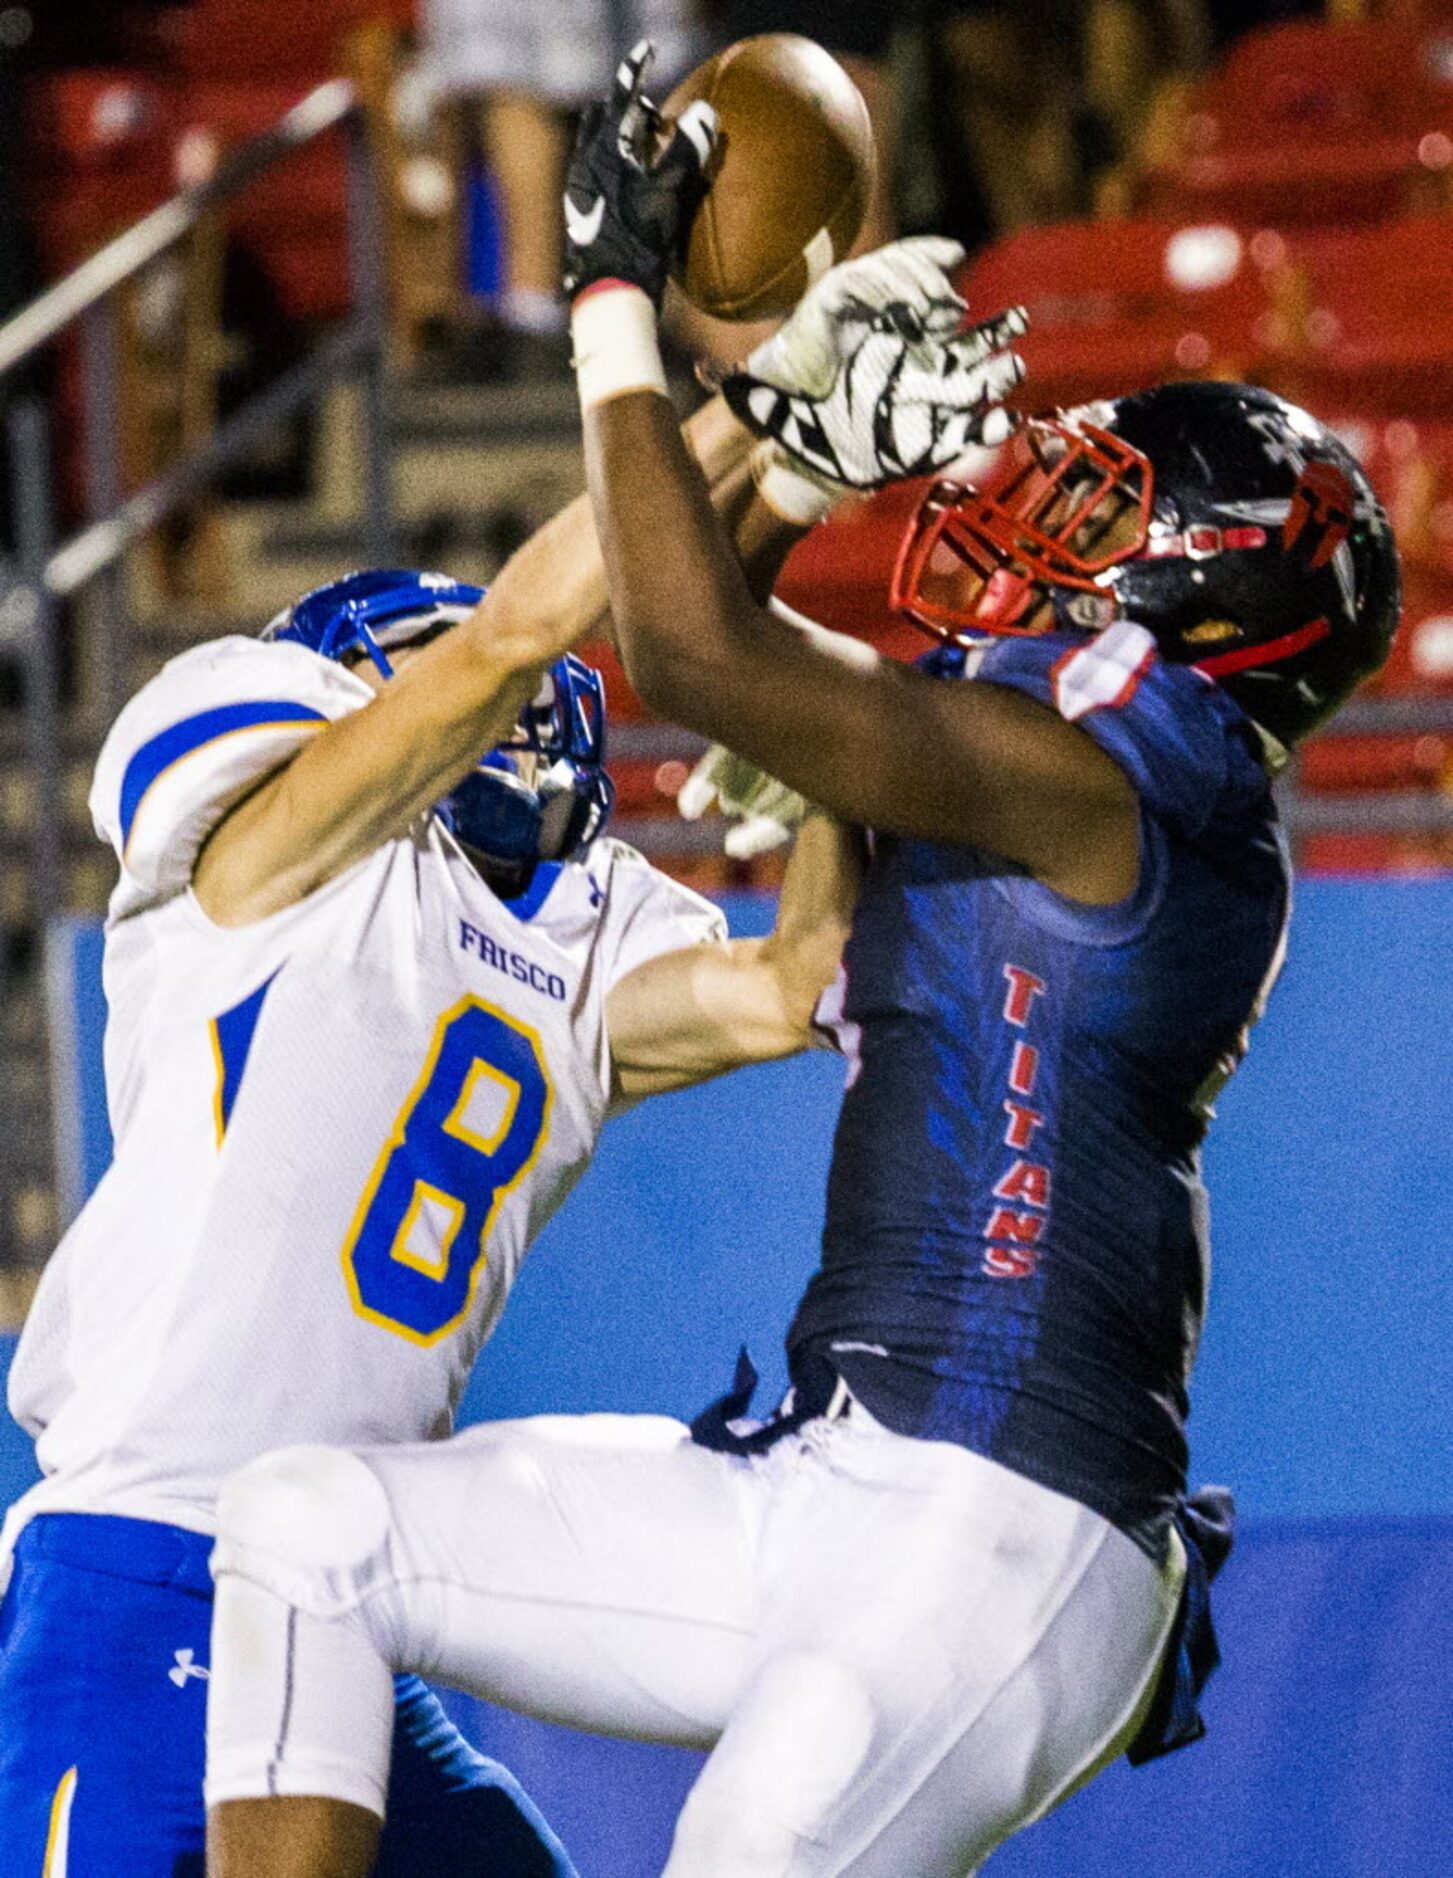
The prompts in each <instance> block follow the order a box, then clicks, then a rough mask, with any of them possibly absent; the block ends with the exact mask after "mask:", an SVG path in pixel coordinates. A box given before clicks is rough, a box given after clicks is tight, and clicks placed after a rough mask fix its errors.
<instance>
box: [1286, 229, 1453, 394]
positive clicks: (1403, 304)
mask: <svg viewBox="0 0 1453 1878" xmlns="http://www.w3.org/2000/svg"><path fill="white" fill-rule="evenodd" d="M1278 241H1279V250H1280V252H1281V253H1282V254H1283V255H1284V257H1285V268H1286V270H1288V271H1289V272H1290V274H1291V275H1292V276H1293V277H1294V278H1296V279H1297V280H1298V281H1299V282H1300V285H1299V286H1298V287H1297V289H1296V297H1297V299H1298V302H1299V304H1298V307H1297V311H1296V314H1295V316H1294V317H1293V318H1292V319H1291V321H1290V323H1289V325H1284V326H1283V328H1282V329H1281V330H1280V331H1279V332H1278V334H1277V338H1278V340H1279V341H1280V342H1281V346H1282V347H1284V348H1285V349H1284V350H1281V349H1279V350H1278V354H1277V356H1276V357H1275V359H1274V360H1273V361H1271V362H1270V369H1271V371H1272V373H1273V374H1274V376H1273V378H1272V382H1273V383H1275V384H1276V386H1277V388H1278V389H1279V390H1284V391H1286V392H1287V393H1288V395H1290V396H1293V397H1296V398H1297V399H1298V400H1299V401H1300V402H1302V403H1304V404H1307V405H1309V406H1310V407H1311V408H1312V409H1313V410H1317V411H1321V410H1326V409H1330V410H1349V409H1352V410H1359V411H1362V412H1365V413H1367V414H1369V415H1373V416H1378V417H1382V418H1398V417H1407V418H1414V419H1418V420H1428V419H1438V418H1442V419H1445V420H1453V216H1438V215H1424V216H1408V217H1402V218H1399V219H1398V220H1396V221H1391V222H1386V223H1383V224H1380V225H1375V226H1368V227H1365V228H1323V229H1301V230H1288V231H1283V233H1282V235H1281V236H1280V237H1279V238H1278Z"/></svg>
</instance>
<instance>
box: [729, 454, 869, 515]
mask: <svg viewBox="0 0 1453 1878" xmlns="http://www.w3.org/2000/svg"><path fill="white" fill-rule="evenodd" d="M751 466H752V480H753V482H755V483H756V485H757V494H758V495H759V496H760V497H761V498H762V500H763V501H764V502H765V503H766V505H767V507H768V508H769V509H771V511H772V513H773V514H774V515H778V516H780V517H781V519H782V520H783V521H784V522H791V523H792V524H793V526H794V527H796V528H812V527H814V526H815V525H816V524H817V523H818V522H820V521H822V520H823V519H824V518H825V517H826V516H829V515H831V514H832V512H833V510H834V509H835V508H836V507H837V505H838V503H839V502H841V501H842V499H843V497H844V496H845V495H847V493H848V491H847V490H846V489H833V488H831V487H830V486H829V485H827V484H825V483H821V482H819V481H818V480H817V479H816V478H815V477H812V476H808V475H805V474H804V473H803V471H802V470H800V469H799V468H798V467H797V465H796V464H795V463H794V462H793V461H792V459H791V457H789V456H788V455H787V453H786V452H785V451H784V450H783V449H781V448H780V446H779V445H777V444H775V443H773V442H772V441H771V439H770V438H768V439H764V440H763V441H762V442H761V443H759V444H758V445H757V447H756V449H755V450H753V452H752V455H751Z"/></svg>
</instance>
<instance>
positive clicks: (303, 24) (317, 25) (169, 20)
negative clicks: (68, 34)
mask: <svg viewBox="0 0 1453 1878" xmlns="http://www.w3.org/2000/svg"><path fill="white" fill-rule="evenodd" d="M413 13H414V8H413V4H412V0H305V4H302V5H296V6H292V5H290V6H287V7H286V8H281V7H278V6H276V5H270V4H268V3H267V0H192V4H191V5H189V6H185V7H176V8H173V9H170V10H169V11H168V13H167V14H166V16H165V19H164V24H163V26H162V27H161V28H160V29H159V30H161V31H163V32H164V35H165V42H166V50H167V60H168V66H169V69H170V71H171V73H172V74H173V76H175V77H177V78H179V79H182V80H193V81H197V82H203V83H243V84H249V83H262V84H274V83H277V82H279V81H282V80H292V79H302V80H304V81H305V82H306V81H308V80H316V79H318V78H322V77H328V76H330V75H331V74H332V73H334V72H336V71H337V70H338V69H339V65H340V60H341V58H342V52H343V44H344V40H345V39H346V37H347V35H348V33H349V32H350V30H351V29H352V28H354V27H355V26H358V25H360V24H362V23H364V22H366V21H369V20H377V19H386V20H390V21H392V22H394V23H395V24H397V25H399V26H408V25H409V24H411V22H412V19H413Z"/></svg>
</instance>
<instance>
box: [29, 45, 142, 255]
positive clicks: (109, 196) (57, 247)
mask: <svg viewBox="0 0 1453 1878" xmlns="http://www.w3.org/2000/svg"><path fill="white" fill-rule="evenodd" d="M174 138H175V120H174V112H173V101H172V98H171V95H170V93H169V91H168V89H167V87H166V86H165V85H162V84H159V83H157V82H156V81H155V80H154V79H152V78H150V77H148V76H147V75H146V74H144V73H140V72H132V71H126V70H119V69H118V70H94V71H83V72H54V73H44V74H40V75H38V76H37V77H36V78H35V80H34V81H33V82H32V83H31V85H30V86H29V87H28V90H27V94H26V114H25V148H26V163H27V171H28V174H29V175H30V177H31V178H32V179H33V188H32V190H31V192H30V195H31V200H32V202H33V203H34V218H33V219H34V226H35V232H36V237H37V241H38V243H39V246H40V251H41V257H42V260H43V263H44V266H45V269H46V272H47V273H48V274H50V275H55V274H59V273H62V272H64V271H65V270H66V269H68V268H71V267H74V266H75V265H76V263H77V262H78V261H81V260H84V259H85V257H86V256H87V255H88V254H90V253H91V252H92V251H93V250H94V249H95V248H97V247H99V246H100V245H101V243H102V242H104V241H106V240H108V239H109V238H110V237H111V236H112V235H115V234H118V233H119V232H120V231H121V230H122V229H123V228H126V227H128V226H129V225H130V224H131V223H132V222H135V221H137V220H138V219H139V218H140V217H141V216H143V215H145V214H146V213H147V212H148V211H149V210H151V209H154V208H156V207H157V205H158V204H159V203H161V202H164V201H165V200H166V198H167V196H168V195H170V194H171V192H172V189H173V188H174V187H175V185H174V183H173V180H172V150H173V143H174Z"/></svg>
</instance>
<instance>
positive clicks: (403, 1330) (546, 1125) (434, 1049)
mask: <svg viewBox="0 0 1453 1878" xmlns="http://www.w3.org/2000/svg"><path fill="white" fill-rule="evenodd" d="M468 1010H478V1011H485V1012H487V1013H488V1015H489V1016H491V1017H496V1018H498V1019H499V1021H500V1023H502V1024H503V1025H504V1026H505V1027H506V1029H508V1030H513V1031H514V1032H515V1033H516V1034H517V1035H518V1036H521V1037H523V1038H524V1039H525V1041H526V1042H527V1043H528V1044H529V1046H530V1049H531V1051H532V1052H533V1053H534V1058H535V1064H536V1067H537V1068H538V1069H539V1072H540V1076H541V1079H542V1081H543V1083H544V1086H545V1096H544V1101H543V1103H542V1104H541V1108H540V1131H539V1133H538V1134H537V1135H536V1137H535V1145H534V1147H533V1148H531V1150H530V1152H529V1155H528V1156H527V1157H526V1159H525V1161H524V1162H523V1164H522V1165H521V1167H520V1170H519V1172H518V1173H517V1174H515V1176H514V1177H513V1179H511V1180H508V1181H506V1182H505V1184H504V1185H503V1186H502V1187H497V1188H496V1189H495V1193H494V1199H493V1200H492V1201H491V1203H490V1208H489V1212H488V1214H487V1215H486V1216H485V1221H484V1224H483V1226H481V1228H480V1231H479V1247H478V1250H477V1252H476V1254H475V1257H474V1262H473V1264H472V1265H471V1266H470V1268H469V1281H468V1283H467V1285H466V1286H465V1291H464V1302H463V1304H462V1305H461V1306H460V1308H459V1310H458V1311H457V1312H456V1313H455V1314H454V1316H453V1317H451V1318H450V1319H449V1320H448V1322H447V1323H444V1324H440V1325H439V1327H438V1329H437V1330H428V1331H422V1330H412V1329H410V1327H409V1326H408V1325H407V1324H405V1323H401V1322H400V1321H399V1319H398V1318H396V1317H389V1316H387V1315H386V1314H385V1313H384V1312H382V1311H376V1310H374V1308H373V1307H372V1305H369V1304H365V1303H364V1301H363V1294H362V1293H361V1291H360V1290H359V1288H358V1276H357V1273H356V1272H355V1271H354V1269H353V1252H354V1248H355V1247H356V1246H357V1244H358V1237H359V1234H360V1233H361V1232H362V1231H363V1227H364V1222H365V1221H366V1220H367V1218H368V1215H369V1211H370V1209H371V1208H372V1206H373V1202H374V1199H375V1198H376V1196H377V1194H378V1189H379V1186H380V1184H381V1183H382V1181H383V1177H384V1174H385V1173H386V1172H387V1170H388V1164H389V1162H390V1161H391V1160H392V1159H393V1157H394V1155H395V1154H396V1153H397V1152H398V1151H399V1149H400V1148H402V1147H403V1146H404V1145H405V1141H404V1137H405V1135H406V1134H407V1132H408V1126H409V1122H410V1120H411V1119H412V1117H413V1113H414V1110H415V1109H416V1108H417V1107H418V1105H419V1103H420V1101H421V1100H422V1099H423V1096H424V1092H425V1090H426V1089H427V1088H428V1087H429V1084H430V1082H431V1081H432V1080H433V1077H434V1072H435V1071H436V1070H437V1069H438V1067H439V1056H440V1053H441V1052H442V1050H443V1048H444V1041H445V1038H446V1037H447V1036H448V1034H449V1030H450V1027H451V1026H452V1025H453V1024H454V1023H455V1021H456V1020H457V1019H458V1018H460V1017H462V1016H463V1015H464V1013H465V1012H466V1011H468ZM480 1064H485V1067H486V1068H487V1069H489V1070H490V1071H491V1072H492V1073H493V1074H494V1076H495V1078H496V1080H499V1081H513V1078H507V1077H504V1076H502V1075H501V1073H500V1072H499V1071H498V1070H496V1069H495V1068H494V1066H493V1065H492V1064H488V1063H486V1061H485V1058H483V1057H479V1056H477V1057H475V1058H474V1059H473V1061H472V1063H471V1065H470V1069H469V1070H468V1071H467V1072H466V1074H465V1078H464V1082H463V1085H462V1086H461V1089H460V1093H459V1097H458V1099H457V1100H456V1101H455V1102H454V1104H453V1105H452V1107H451V1108H450V1111H449V1114H448V1116H447V1117H446V1118H445V1120H444V1122H443V1124H442V1126H443V1127H444V1128H446V1129H448V1132H449V1133H450V1134H452V1135H453V1136H454V1137H455V1138H456V1139H458V1140H463V1141H467V1142H468V1143H469V1144H470V1145H471V1146H473V1145H474V1144H475V1141H476V1137H474V1136H473V1135H472V1134H470V1133H469V1131H468V1130H466V1129H465V1128H463V1126H462V1125H460V1124H458V1123H456V1124H455V1126H454V1127H452V1128H451V1127H450V1126H449V1124H450V1123H451V1122H454V1121H455V1117H456V1116H458V1115H459V1113H460V1111H461V1109H462V1108H463V1106H464V1099H465V1097H466V1096H467V1095H468V1093H469V1092H470V1090H471V1089H472V1087H473V1083H474V1071H475V1069H476V1067H477V1066H478V1065H480ZM517 1106H518V1091H517V1092H516V1101H515V1103H513V1104H511V1105H510V1107H509V1114H508V1117H507V1119H508V1121H509V1122H511V1123H513V1121H514V1117H515V1111H516V1108H517ZM554 1108H555V1085H554V1084H553V1083H552V1082H551V1080H550V1071H549V1068H548V1066H547V1064H546V1061H545V1051H544V1047H543V1045H542V1044H541V1042H540V1033H539V1032H538V1031H537V1030H536V1029H535V1028H534V1027H533V1025H530V1024H524V1023H521V1022H520V1020H519V1019H518V1018H516V1017H511V1016H510V1014H509V1013H508V1011H502V1010H501V1009H500V1008H499V1006H498V1005H497V1004H490V1003H488V1002H487V1001H486V1000H485V999H484V998H476V997H474V996H473V995H466V996H464V997H462V998H460V999H459V1000H458V1002H457V1003H455V1004H452V1005H450V1007H449V1009H448V1010H447V1011H445V1012H444V1014H443V1015H442V1016H441V1017H440V1018H439V1019H438V1020H437V1022H436V1023H435V1025H434V1036H433V1039H432V1041H431V1043H430V1045H429V1054H428V1056H427V1057H426V1058H425V1060H424V1067H423V1069H422V1070H421V1071H420V1072H419V1076H418V1078H417V1080H416V1081H415V1083H414V1086H413V1088H412V1089H410V1091H409V1093H408V1095H407V1096H406V1097H405V1099H404V1103H403V1106H402V1107H401V1108H400V1110H399V1112H398V1115H397V1116H396V1117H395V1119H394V1125H393V1128H392V1129H391V1131H390V1133H389V1136H388V1139H387V1140H386V1141H385V1142H384V1144H383V1147H382V1148H381V1149H380V1150H379V1153H378V1158H377V1159H376V1160H375V1161H374V1164H373V1171H372V1173H371V1174H370V1175H369V1177H368V1180H367V1182H366V1183H365V1185H364V1189H363V1192H362V1194H361V1195H360V1196H359V1200H358V1204H357V1206H356V1207H354V1209H353V1218H352V1219H351V1220H350V1221H349V1225H348V1236H347V1237H346V1238H345V1239H344V1241H343V1252H342V1263H343V1276H344V1280H345V1281H346V1283H347V1285H348V1295H349V1298H350V1300H351V1301H352V1304H353V1309H354V1312H355V1314H356V1315H357V1316H359V1317H362V1318H364V1319H366V1320H367V1322H369V1323H371V1324H378V1325H379V1326H380V1327H381V1328H382V1329H384V1330H389V1331H392V1332H393V1334H394V1335H395V1336H396V1337H404V1338H406V1339H407V1341H408V1342H410V1343H416V1344H418V1345H419V1346H420V1348H422V1349H428V1348H429V1347H430V1346H431V1345H433V1344H436V1343H440V1342H442V1341H443V1339H444V1338H445V1337H447V1336H450V1335H451V1334H452V1333H453V1332H454V1331H455V1330H457V1329H458V1328H459V1326H460V1324H462V1323H463V1322H464V1320H465V1318H467V1317H468V1315H469V1311H470V1307H471V1306H472V1305H473V1303H474V1293H475V1290H476V1289H477V1287H478V1284H479V1274H480V1271H481V1270H482V1268H483V1267H484V1265H485V1264H486V1263H487V1262H488V1256H487V1253H486V1246H487V1243H488V1240H489V1235H490V1233H491V1232H492V1231H493V1230H494V1222H495V1220H496V1219H497V1218H498V1216H499V1210H500V1208H501V1207H502V1206H503V1205H504V1203H505V1201H506V1200H507V1199H508V1198H509V1196H510V1195H511V1194H512V1193H513V1192H514V1191H515V1189H516V1188H517V1187H518V1186H519V1185H520V1183H521V1182H522V1181H523V1180H524V1178H525V1176H526V1175H527V1174H528V1173H530V1171H531V1170H532V1169H533V1167H534V1165H535V1163H536V1162H537V1161H538V1160H539V1158H540V1155H541V1153H542V1152H543V1150H544V1147H545V1143H546V1142H547V1141H548V1140H549V1138H550V1120H551V1116H552V1115H553V1113H554ZM507 1132H508V1130H505V1131H503V1132H501V1133H500V1134H499V1136H498V1139H497V1141H496V1143H495V1145H496V1146H498V1145H499V1142H501V1141H503V1140H504V1138H505V1133H507ZM425 1184H427V1183H425ZM418 1186H419V1182H418V1181H415V1183H414V1187H415V1190H414V1194H413V1196H412V1199H411V1202H410V1205H409V1207H408V1209H407V1210H406V1214H405V1221H406V1222H407V1221H408V1220H410V1219H412V1218H413V1216H414V1214H415V1212H416V1211H417V1202H418V1197H419V1196H418ZM434 1191H436V1192H438V1190H437V1189H435V1190H434ZM439 1197H440V1198H442V1199H444V1200H445V1201H446V1202H447V1201H451V1200H452V1201H455V1202H457V1203H458V1204H459V1205H461V1206H463V1205H464V1202H462V1201H460V1200H459V1196H458V1195H457V1194H444V1193H439ZM402 1229H403V1227H402V1223H401V1225H400V1228H399V1232H396V1233H395V1234H394V1238H393V1244H392V1246H391V1247H390V1252H389V1256H390V1257H391V1258H399V1254H398V1245H399V1236H400V1233H401V1232H402ZM456 1233H457V1228H456ZM456 1233H451V1235H450V1238H449V1244H448V1246H447V1247H446V1257H445V1259H444V1262H443V1265H442V1267H441V1269H440V1270H439V1271H438V1273H437V1276H438V1277H439V1278H440V1279H441V1280H442V1279H443V1277H444V1275H445V1273H446V1272H447V1270H448V1263H449V1260H448V1256H447V1254H452V1252H453V1249H454V1239H455V1236H456ZM399 1263H400V1264H403V1265H408V1266H411V1267H412V1268H413V1269H414V1270H415V1271H423V1272H424V1273H425V1275H426V1276H427V1277H433V1276H435V1275H436V1274H435V1273H433V1272H430V1271H427V1270H426V1265H427V1261H425V1260H423V1259H421V1258H419V1257H417V1255H415V1256H412V1257H406V1258H399Z"/></svg>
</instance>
